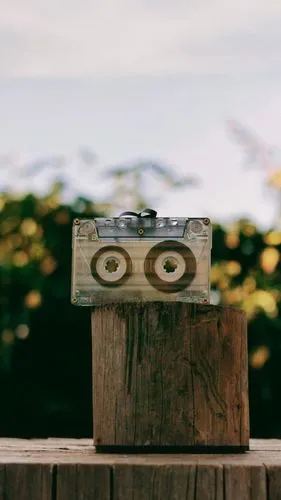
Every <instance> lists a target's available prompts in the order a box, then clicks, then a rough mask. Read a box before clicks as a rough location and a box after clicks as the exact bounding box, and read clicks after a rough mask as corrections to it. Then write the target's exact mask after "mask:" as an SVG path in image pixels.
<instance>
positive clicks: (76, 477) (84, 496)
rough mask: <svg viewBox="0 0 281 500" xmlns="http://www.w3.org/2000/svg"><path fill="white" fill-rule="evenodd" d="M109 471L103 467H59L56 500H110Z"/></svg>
mask: <svg viewBox="0 0 281 500" xmlns="http://www.w3.org/2000/svg"><path fill="white" fill-rule="evenodd" d="M110 482H111V469H110V467H106V466H104V465H85V464H84V465H81V464H78V465H76V464H68V465H59V466H58V468H57V478H56V500H77V499H79V500H110V498H111V497H110Z"/></svg>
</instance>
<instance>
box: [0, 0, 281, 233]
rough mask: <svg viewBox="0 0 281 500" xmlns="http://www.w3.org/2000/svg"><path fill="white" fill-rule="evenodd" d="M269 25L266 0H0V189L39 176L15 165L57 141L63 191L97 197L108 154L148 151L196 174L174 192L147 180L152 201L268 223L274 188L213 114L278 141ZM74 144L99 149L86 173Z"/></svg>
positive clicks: (271, 3)
mask: <svg viewBox="0 0 281 500" xmlns="http://www.w3.org/2000/svg"><path fill="white" fill-rule="evenodd" d="M280 25H281V2H280V1H278V0H267V1H261V0H259V1H258V0H255V1H252V0H247V1H242V0H238V1H236V2H230V1H229V0H214V1H213V2H209V1H205V0H196V1H195V0H194V1H193V0H191V1H189V2H186V1H181V0H169V1H168V0H162V1H161V2H160V0H150V1H149V2H148V0H130V1H129V0H91V1H89V0H80V1H79V2H78V1H77V0H76V1H74V0H69V1H68V2H67V4H65V5H64V4H63V3H60V4H59V3H58V2H57V1H55V0H48V1H44V0H41V1H40V2H38V0H25V1H24V2H21V3H20V1H19V0H17V1H16V0H2V2H1V17H0V155H2V156H3V155H11V156H12V157H13V163H14V164H15V166H14V167H13V169H8V167H7V166H5V165H2V166H1V170H0V189H1V187H2V188H3V186H9V187H11V188H13V189H18V190H20V189H27V188H28V189H34V190H40V189H43V187H44V188H45V187H46V185H48V182H49V180H50V179H49V177H50V176H49V177H48V175H47V176H45V177H44V176H43V177H42V176H41V177H40V176H36V175H34V177H33V178H32V179H28V181H25V180H24V179H23V176H22V173H21V168H20V165H21V164H22V162H23V161H29V159H30V158H35V157H37V158H38V157H42V156H46V155H53V154H58V153H60V154H64V155H66V156H67V157H68V158H69V169H68V171H67V176H68V180H69V182H70V184H71V189H70V192H71V193H72V194H73V195H74V194H75V193H77V192H79V193H80V192H81V194H85V195H87V196H90V197H93V198H94V199H96V198H97V197H99V196H102V195H103V194H105V195H106V194H107V191H108V190H109V186H108V185H107V183H106V182H105V181H103V182H102V181H101V174H102V172H103V170H104V168H105V167H106V166H107V165H113V164H119V163H122V162H125V163H129V162H131V161H135V160H138V159H152V160H156V161H160V162H163V163H167V164H168V165H171V166H173V168H174V170H175V172H176V173H177V174H178V175H179V176H181V175H188V174H196V175H198V176H199V178H200V179H201V186H200V188H189V189H185V190H182V191H175V192H169V191H166V192H164V191H163V187H162V186H161V185H160V184H159V185H158V184H157V183H156V182H152V181H149V180H148V181H147V185H146V187H145V189H146V192H147V193H150V192H151V195H153V196H154V195H155V194H157V195H158V198H159V199H158V200H157V206H154V207H153V208H156V209H157V210H158V213H159V215H163V216H166V215H167V216H168V215H174V216H184V215H186V216H209V217H211V218H212V219H213V220H216V221H220V222H222V223H226V222H228V221H230V220H232V219H234V218H237V217H250V218H251V219H252V220H254V221H255V222H256V223H258V224H259V225H261V226H268V225H270V224H271V223H272V220H273V218H274V213H275V205H276V203H275V197H274V196H275V195H274V193H273V192H272V193H271V192H269V191H266V190H265V189H264V187H263V184H264V173H263V172H262V171H261V170H258V169H257V168H254V167H255V165H254V167H253V168H245V166H244V163H245V161H244V160H245V155H244V154H243V148H241V146H239V145H238V144H237V143H235V141H234V140H233V137H231V134H230V132H229V130H228V129H227V126H226V121H227V120H228V119H235V120H237V121H238V122H240V123H241V124H242V125H243V126H245V127H246V128H248V129H249V130H251V131H252V132H253V133H254V134H256V136H257V137H259V138H260V139H261V141H264V142H265V144H268V145H269V146H270V147H271V146H273V147H275V146H276V147H277V148H278V147H280V148H281V30H280ZM81 146H84V147H87V148H89V149H90V150H92V151H94V152H95V153H96V154H97V156H98V164H97V166H95V172H94V174H93V177H91V180H89V178H88V177H87V176H84V174H83V172H82V170H81V166H80V164H79V161H78V160H77V158H76V156H75V155H76V152H77V150H78V148H79V147H81ZM17 163H18V165H17ZM280 167H281V161H280ZM39 177H40V178H39ZM125 208H130V207H124V209H125Z"/></svg>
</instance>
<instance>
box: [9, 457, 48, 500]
mask: <svg viewBox="0 0 281 500" xmlns="http://www.w3.org/2000/svg"><path fill="white" fill-rule="evenodd" d="M52 470H53V466H52V465H50V464H48V465H41V464H28V465H27V464H8V465H6V470H5V494H4V496H3V498H5V500H6V499H7V500H39V498H40V500H52Z"/></svg>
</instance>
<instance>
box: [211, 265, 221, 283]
mask: <svg viewBox="0 0 281 500" xmlns="http://www.w3.org/2000/svg"><path fill="white" fill-rule="evenodd" d="M222 274H223V273H222V270H221V268H220V267H219V266H213V267H211V273H210V279H211V283H217V281H218V280H219V279H220V278H221V277H222Z"/></svg>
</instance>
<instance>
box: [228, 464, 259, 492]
mask: <svg viewBox="0 0 281 500" xmlns="http://www.w3.org/2000/svg"><path fill="white" fill-rule="evenodd" d="M224 488H225V497H224V498H225V500H236V499H238V498H239V500H266V498H267V495H266V471H265V467H264V466H251V467H249V466H242V465H232V466H230V465H226V466H225V467H224Z"/></svg>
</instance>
